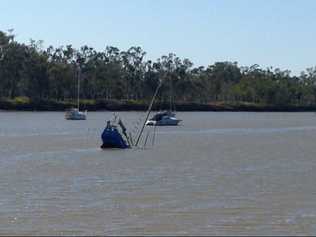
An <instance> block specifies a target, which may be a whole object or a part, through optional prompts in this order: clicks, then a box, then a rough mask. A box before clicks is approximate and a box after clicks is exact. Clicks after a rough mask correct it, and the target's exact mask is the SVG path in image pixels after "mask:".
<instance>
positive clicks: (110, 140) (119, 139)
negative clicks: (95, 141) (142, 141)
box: [101, 120, 131, 149]
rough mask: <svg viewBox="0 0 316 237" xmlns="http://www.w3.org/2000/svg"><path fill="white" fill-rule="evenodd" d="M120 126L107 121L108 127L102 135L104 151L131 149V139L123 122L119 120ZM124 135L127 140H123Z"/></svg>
mask: <svg viewBox="0 0 316 237" xmlns="http://www.w3.org/2000/svg"><path fill="white" fill-rule="evenodd" d="M118 125H119V127H120V128H121V131H119V128H118ZM118 125H115V124H113V122H111V121H107V125H106V127H105V129H104V130H103V133H102V135H101V138H102V142H103V144H102V146H101V148H102V149H108V148H120V149H127V148H130V147H131V145H130V144H129V137H128V136H127V134H126V128H125V126H124V125H123V123H122V121H121V120H119V122H118ZM123 135H125V139H124V138H123Z"/></svg>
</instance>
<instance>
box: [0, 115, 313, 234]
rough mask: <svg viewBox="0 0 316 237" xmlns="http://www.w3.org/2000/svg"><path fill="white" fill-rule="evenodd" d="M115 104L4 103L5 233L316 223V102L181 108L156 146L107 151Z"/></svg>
mask: <svg viewBox="0 0 316 237" xmlns="http://www.w3.org/2000/svg"><path fill="white" fill-rule="evenodd" d="M120 115H121V116H122V118H123V119H124V121H125V123H126V124H127V127H129V128H133V127H135V123H136V122H137V121H138V119H139V118H140V117H141V116H142V115H143V113H132V112H130V113H120ZM111 116H112V113H109V112H98V113H90V114H89V117H88V120H87V121H66V120H64V116H63V113H14V112H10V113H5V112H1V113H0V121H1V123H0V150H1V153H0V162H1V163H0V173H1V179H0V207H1V208H0V212H1V213H0V234H1V235H43V234H45V235H46V234H49V235H125V234H129V235H255V234H256V235H310V234H314V233H315V231H316V206H315V198H316V186H315V180H316V174H315V172H314V171H315V170H316V161H315V157H316V151H315V141H316V129H315V128H316V117H315V115H314V114H313V113H178V116H177V117H179V118H181V119H183V125H182V126H179V127H171V128H166V127H161V128H158V133H157V138H156V144H155V146H154V147H151V146H149V147H147V149H132V150H123V151H121V150H109V151H102V150H101V149H99V146H100V143H101V141H100V135H101V131H102V129H103V126H104V124H105V120H107V119H109V118H111ZM150 129H151V128H148V131H151V130H150ZM134 133H137V131H134Z"/></svg>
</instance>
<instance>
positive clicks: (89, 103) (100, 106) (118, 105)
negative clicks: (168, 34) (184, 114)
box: [0, 97, 316, 112]
mask: <svg viewBox="0 0 316 237" xmlns="http://www.w3.org/2000/svg"><path fill="white" fill-rule="evenodd" d="M75 106H76V104H75V103H74V102H71V101H54V100H37V101H33V100H30V99H29V98H26V97H17V98H15V99H1V100H0V110H7V111H64V110H66V109H68V108H71V107H75ZM147 107H148V102H145V101H134V100H128V101H118V100H82V101H81V104H80V108H81V110H88V111H102V110H109V111H145V110H147ZM164 109H168V104H167V103H156V104H154V106H153V110H164ZM176 109H177V111H254V112H269V111H271V112H273V111H275V112H305V111H316V106H296V105H263V104H254V103H244V102H238V103H236V102H235V103H228V102H216V103H207V104H200V103H188V102H181V103H180V102H178V103H176Z"/></svg>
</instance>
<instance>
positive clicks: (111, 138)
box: [101, 82, 161, 149]
mask: <svg viewBox="0 0 316 237" xmlns="http://www.w3.org/2000/svg"><path fill="white" fill-rule="evenodd" d="M160 87H161V82H160V83H159V85H158V87H157V88H156V91H155V93H154V96H153V98H152V100H151V102H150V104H149V107H148V110H147V115H146V118H145V120H144V123H143V125H142V127H141V129H140V132H139V134H138V136H137V139H136V142H135V143H134V141H133V139H132V137H131V135H128V134H127V129H126V127H125V126H124V124H123V121H122V120H121V118H118V116H114V119H113V121H110V120H109V121H107V124H106V127H105V128H104V130H103V132H102V135H101V139H102V145H101V149H110V148H119V149H127V148H132V147H138V145H139V143H140V140H141V137H142V134H143V131H144V128H145V126H146V121H147V120H148V118H149V115H150V113H151V109H152V106H153V104H154V101H155V98H156V96H157V94H158V91H159V88H160Z"/></svg>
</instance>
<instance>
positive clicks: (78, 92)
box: [77, 66, 81, 111]
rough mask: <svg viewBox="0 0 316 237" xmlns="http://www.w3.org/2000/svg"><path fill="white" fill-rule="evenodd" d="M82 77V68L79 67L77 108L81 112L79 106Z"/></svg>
mask: <svg viewBox="0 0 316 237" xmlns="http://www.w3.org/2000/svg"><path fill="white" fill-rule="evenodd" d="M80 77H81V68H80V66H79V67H78V91H77V108H78V111H79V106H80V99H79V97H80Z"/></svg>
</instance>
